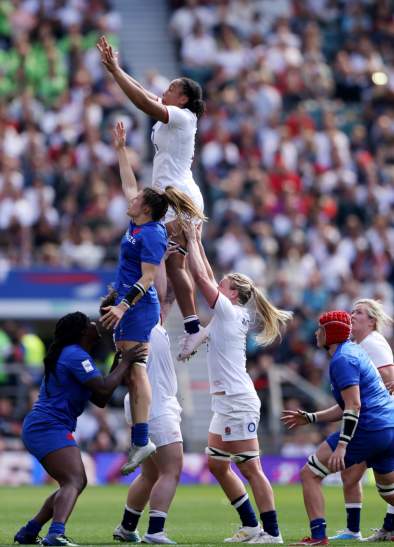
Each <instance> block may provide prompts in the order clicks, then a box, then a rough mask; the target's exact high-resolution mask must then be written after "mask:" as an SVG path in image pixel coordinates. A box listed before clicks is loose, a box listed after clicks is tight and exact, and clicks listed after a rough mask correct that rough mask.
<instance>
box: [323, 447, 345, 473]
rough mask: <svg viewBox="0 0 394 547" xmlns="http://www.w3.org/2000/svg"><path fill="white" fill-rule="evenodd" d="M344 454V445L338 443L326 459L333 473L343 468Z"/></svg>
mask: <svg viewBox="0 0 394 547" xmlns="http://www.w3.org/2000/svg"><path fill="white" fill-rule="evenodd" d="M345 454H346V445H345V444H342V443H338V445H337V447H336V449H335V450H334V452H333V453H332V454H331V456H330V459H329V460H328V464H327V465H328V468H329V470H330V471H332V472H333V473H336V472H337V471H343V470H344V469H345Z"/></svg>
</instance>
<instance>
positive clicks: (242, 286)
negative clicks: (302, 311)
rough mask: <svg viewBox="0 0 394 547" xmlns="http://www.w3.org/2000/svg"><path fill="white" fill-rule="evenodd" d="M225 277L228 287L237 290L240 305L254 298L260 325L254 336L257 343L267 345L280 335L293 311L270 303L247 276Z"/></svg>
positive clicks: (232, 274)
mask: <svg viewBox="0 0 394 547" xmlns="http://www.w3.org/2000/svg"><path fill="white" fill-rule="evenodd" d="M226 277H227V279H229V280H230V288H231V289H233V290H237V291H238V301H239V303H240V304H241V305H242V306H244V305H245V304H247V303H248V302H249V301H250V299H251V298H252V297H253V298H254V303H255V306H256V313H257V316H258V318H259V322H260V324H261V327H262V328H261V330H260V333H259V334H258V335H257V337H256V339H257V341H258V342H259V344H261V345H262V346H269V345H270V344H272V342H274V340H276V338H278V337H281V332H280V328H281V326H283V325H285V324H286V323H287V321H289V319H291V318H292V317H293V313H292V312H290V311H285V310H280V309H278V308H276V307H275V306H274V305H273V304H271V302H270V301H269V300H268V298H267V297H266V296H265V295H264V293H263V292H262V291H261V290H260V289H259V288H258V287H256V286H255V284H254V283H253V281H252V280H251V279H250V278H249V277H248V276H246V275H243V274H240V273H230V274H228V275H227V276H226Z"/></svg>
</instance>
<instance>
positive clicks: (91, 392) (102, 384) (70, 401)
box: [14, 312, 145, 546]
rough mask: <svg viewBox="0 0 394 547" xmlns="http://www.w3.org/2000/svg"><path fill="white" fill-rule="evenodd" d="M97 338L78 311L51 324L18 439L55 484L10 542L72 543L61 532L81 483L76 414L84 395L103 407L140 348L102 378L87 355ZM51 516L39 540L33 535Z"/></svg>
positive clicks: (83, 483)
mask: <svg viewBox="0 0 394 547" xmlns="http://www.w3.org/2000/svg"><path fill="white" fill-rule="evenodd" d="M98 338H99V335H98V332H97V328H96V324H95V323H92V322H90V320H89V318H88V317H86V315H84V314H83V313H80V312H75V313H70V314H68V315H66V316H64V317H62V318H61V319H59V321H58V322H57V324H56V328H55V336H54V340H53V342H52V345H51V346H50V348H49V350H48V353H47V355H46V357H45V359H44V364H45V376H44V379H43V381H42V383H41V388H40V394H39V397H38V401H37V402H36V403H35V404H34V407H33V409H32V410H31V412H29V414H28V415H27V416H26V418H25V420H24V422H23V431H22V439H23V442H24V444H25V446H26V448H27V449H28V451H29V452H30V453H31V454H33V456H35V457H36V458H37V459H38V460H39V462H40V463H41V465H42V466H43V467H44V469H45V470H46V472H47V473H48V475H50V476H51V477H52V478H53V479H54V480H55V481H57V482H58V483H59V488H58V490H56V492H54V493H53V494H51V496H49V498H48V499H47V500H46V501H45V503H44V505H43V506H42V507H41V509H40V510H39V512H38V513H37V514H36V515H35V516H34V517H33V518H32V519H31V520H29V522H28V523H27V524H26V525H25V526H23V527H22V528H21V529H20V530H19V531H18V532H17V533H16V534H15V537H14V541H15V542H16V543H19V544H20V545H30V544H35V543H37V544H42V545H70V546H73V545H76V544H75V543H73V542H72V541H71V540H70V539H68V538H67V536H66V535H65V525H66V522H67V519H68V518H69V516H70V514H71V512H72V510H73V508H74V505H75V503H76V501H77V498H78V496H79V495H80V494H81V492H82V491H83V489H84V488H85V487H86V482H87V480H86V474H85V468H84V465H83V462H82V459H81V453H80V450H79V447H78V446H77V443H76V442H75V439H74V437H73V434H72V432H73V431H74V430H75V427H76V424H77V417H78V416H79V415H80V414H82V412H83V410H84V408H85V406H86V404H87V402H88V401H89V399H90V400H91V401H92V402H93V403H94V404H96V405H97V406H100V407H103V406H105V404H106V403H107V401H108V400H109V399H110V397H111V395H112V393H113V391H114V390H115V388H116V387H117V386H118V385H119V384H120V382H121V381H122V378H123V375H124V374H125V373H126V372H127V371H128V370H129V368H130V366H131V365H133V364H134V363H135V362H136V361H139V360H141V359H143V358H144V357H145V350H144V349H143V348H142V347H137V346H136V347H134V348H133V349H132V350H130V351H128V352H127V353H125V355H124V356H123V359H122V360H121V362H120V363H119V364H118V366H117V368H116V369H115V370H114V371H113V372H112V373H111V374H109V375H108V376H107V377H106V378H103V377H102V375H101V373H100V372H99V370H98V369H97V368H96V365H95V364H94V361H93V359H92V357H91V356H90V354H89V352H90V351H91V350H92V348H93V347H94V345H95V343H96V342H97V340H98ZM51 519H52V523H51V525H50V527H49V531H48V534H47V535H46V536H45V537H44V539H43V540H42V543H41V541H40V538H39V537H38V534H39V532H40V530H41V528H42V527H43V526H44V524H46V523H47V522H48V521H49V520H51Z"/></svg>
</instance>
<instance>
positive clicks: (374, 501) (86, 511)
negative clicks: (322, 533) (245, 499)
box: [0, 485, 386, 546]
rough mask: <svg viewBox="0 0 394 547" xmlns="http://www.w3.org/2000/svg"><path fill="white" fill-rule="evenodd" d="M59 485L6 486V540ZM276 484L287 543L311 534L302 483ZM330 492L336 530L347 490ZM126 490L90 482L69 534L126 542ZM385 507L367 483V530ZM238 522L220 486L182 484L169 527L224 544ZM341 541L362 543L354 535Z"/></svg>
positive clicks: (192, 540)
mask: <svg viewBox="0 0 394 547" xmlns="http://www.w3.org/2000/svg"><path fill="white" fill-rule="evenodd" d="M53 490H54V487H49V486H48V487H47V486H44V487H41V486H40V487H33V486H32V487H28V486H26V487H25V486H24V487H15V488H12V487H11V488H9V487H1V488H0V545H12V542H13V537H14V534H15V532H16V531H17V530H18V529H19V527H20V526H21V525H23V524H24V523H25V522H26V521H27V520H28V519H29V518H31V517H32V516H33V515H34V513H35V512H36V510H37V509H38V508H39V506H40V504H41V503H42V502H43V500H44V498H45V497H46V496H48V495H49V494H50V493H51V492H53ZM274 490H275V496H276V505H277V509H278V514H279V524H280V528H281V532H282V535H283V538H284V541H285V544H288V543H290V542H292V541H297V540H299V539H301V537H304V536H306V535H309V529H308V520H307V516H306V513H305V511H304V505H303V500H302V492H301V486H298V485H297V486H276V487H275V488H274ZM324 494H325V499H326V504H327V508H326V518H327V524H328V534H329V535H332V534H333V533H335V531H336V530H338V529H340V528H343V527H344V525H345V510H344V505H343V497H342V490H341V488H339V487H334V486H327V487H325V488H324ZM125 496H126V489H125V488H124V487H122V486H103V487H99V486H96V487H93V486H92V487H88V488H87V489H86V490H85V492H84V493H83V494H82V496H81V497H80V499H79V501H78V502H77V505H76V507H75V509H74V512H73V514H72V516H71V519H70V521H69V522H68V524H67V528H66V533H67V535H68V536H70V537H71V538H73V539H74V540H75V541H76V543H79V544H80V545H86V546H87V545H89V546H104V545H114V544H116V545H122V544H119V543H116V542H114V541H113V540H112V531H113V529H114V528H115V526H116V525H117V524H118V523H119V522H120V519H121V516H122V513H123V507H124V503H125ZM385 510H386V505H385V503H384V502H383V501H382V500H381V498H379V497H378V494H377V492H376V490H375V488H374V487H371V486H368V487H365V489H364V508H363V512H362V515H361V526H362V532H363V535H369V533H370V528H372V527H380V526H381V524H382V522H383V516H384V514H385ZM146 524H147V511H145V513H144V516H143V517H142V519H141V521H140V525H139V527H138V529H139V531H140V532H141V533H144V532H145V531H146ZM238 526H239V520H238V518H237V515H236V513H235V511H234V510H233V509H232V508H231V506H229V504H228V502H227V500H226V498H225V497H224V495H223V494H222V492H221V490H220V488H219V487H218V486H182V487H179V488H178V491H177V494H176V497H175V500H174V502H173V505H172V507H171V510H170V513H169V518H168V520H167V526H166V530H167V533H168V535H169V537H171V538H172V539H174V540H175V541H177V542H178V543H180V544H187V545H219V544H222V542H223V538H225V537H228V536H230V535H232V533H233V532H234V531H235V530H236V528H237V527H238ZM336 544H337V545H338V544H339V545H340V546H343V545H351V544H354V545H358V546H359V545H360V543H358V542H348V541H346V542H343V541H341V542H336Z"/></svg>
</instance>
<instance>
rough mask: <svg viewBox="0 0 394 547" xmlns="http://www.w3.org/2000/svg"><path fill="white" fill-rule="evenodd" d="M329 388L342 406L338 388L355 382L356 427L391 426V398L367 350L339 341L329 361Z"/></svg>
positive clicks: (393, 422)
mask: <svg viewBox="0 0 394 547" xmlns="http://www.w3.org/2000/svg"><path fill="white" fill-rule="evenodd" d="M330 380H331V389H332V391H333V395H334V398H335V400H336V401H337V403H338V404H339V406H340V407H341V408H344V402H343V399H342V397H341V391H343V390H344V389H346V388H348V387H351V386H355V385H358V386H359V389H360V399H361V410H360V418H359V421H358V428H360V429H364V430H366V431H378V430H380V429H387V428H392V427H394V400H393V398H392V397H391V396H390V395H389V393H388V391H387V389H386V388H385V386H384V384H383V381H382V378H381V376H380V374H379V372H378V371H377V369H376V367H374V365H373V364H372V361H371V360H370V358H369V356H368V354H367V353H366V352H365V351H364V350H363V349H362V348H361V347H360V346H359V345H358V344H354V343H353V342H350V341H346V342H344V343H343V344H339V345H338V347H337V349H336V351H335V353H334V355H333V357H332V359H331V362H330Z"/></svg>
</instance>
